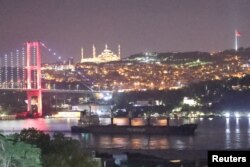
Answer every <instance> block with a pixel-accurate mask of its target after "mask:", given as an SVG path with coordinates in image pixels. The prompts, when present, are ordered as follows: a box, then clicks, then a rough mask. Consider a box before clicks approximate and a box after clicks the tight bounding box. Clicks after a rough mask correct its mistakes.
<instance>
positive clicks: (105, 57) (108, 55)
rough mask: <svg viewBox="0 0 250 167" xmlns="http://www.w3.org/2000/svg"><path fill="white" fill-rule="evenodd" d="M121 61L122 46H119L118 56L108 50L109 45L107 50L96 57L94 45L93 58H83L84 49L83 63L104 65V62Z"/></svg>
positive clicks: (106, 47)
mask: <svg viewBox="0 0 250 167" xmlns="http://www.w3.org/2000/svg"><path fill="white" fill-rule="evenodd" d="M120 59H121V54H120V45H118V55H117V54H114V53H113V52H112V51H111V50H110V49H108V45H107V44H106V45H105V49H104V50H103V51H102V52H101V54H99V55H98V56H96V49H95V46H94V45H93V58H83V49H82V58H81V62H82V63H84V62H93V63H102V62H109V61H119V60H120Z"/></svg>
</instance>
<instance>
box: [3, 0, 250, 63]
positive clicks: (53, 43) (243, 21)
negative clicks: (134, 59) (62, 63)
mask: <svg viewBox="0 0 250 167" xmlns="http://www.w3.org/2000/svg"><path fill="white" fill-rule="evenodd" d="M236 28H237V29H238V30H239V31H240V32H241V35H242V36H241V37H240V46H243V47H250V1H249V0H0V54H1V56H2V55H3V54H5V53H9V52H10V51H12V50H15V48H17V47H20V46H21V45H22V44H23V43H24V42H25V41H28V40H41V41H43V42H44V43H45V44H46V45H47V46H48V47H51V48H52V49H53V50H54V51H55V52H56V53H57V56H59V55H60V56H62V58H63V59H66V58H67V57H71V56H72V57H74V58H75V60H79V59H80V48H81V47H83V48H84V50H85V51H84V52H85V55H86V56H90V55H91V54H92V45H93V44H95V45H96V50H97V54H98V53H100V52H101V51H102V50H103V49H104V46H105V44H106V43H107V44H108V45H109V46H110V48H111V50H113V51H114V52H115V53H117V45H118V44H120V45H121V53H122V57H127V56H129V55H131V54H134V53H139V52H145V51H156V52H168V51H195V50H199V51H209V52H211V51H220V50H225V49H230V48H233V40H234V29H236ZM57 56H54V57H53V58H51V60H55V59H56V58H57ZM44 60H45V61H48V60H49V57H45V58H44Z"/></svg>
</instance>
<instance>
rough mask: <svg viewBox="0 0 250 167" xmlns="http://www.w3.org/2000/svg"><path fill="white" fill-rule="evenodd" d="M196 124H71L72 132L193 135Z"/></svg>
mask: <svg viewBox="0 0 250 167" xmlns="http://www.w3.org/2000/svg"><path fill="white" fill-rule="evenodd" d="M196 128H197V124H184V125H180V126H117V125H91V126H72V127H71V131H72V132H73V133H93V134H157V135H193V134H194V132H195V130H196Z"/></svg>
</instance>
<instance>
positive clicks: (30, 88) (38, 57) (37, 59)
mask: <svg viewBox="0 0 250 167" xmlns="http://www.w3.org/2000/svg"><path fill="white" fill-rule="evenodd" d="M41 47H46V46H45V44H43V43H42V42H40V41H35V42H30V41H29V42H26V43H25V45H24V47H22V48H21V49H17V50H15V52H10V53H9V54H5V55H4V56H2V57H0V90H8V91H16V90H20V91H24V92H26V94H27V111H28V112H31V110H32V109H31V107H32V106H31V105H32V99H36V106H37V113H38V115H40V116H41V115H42V114H43V109H42V93H43V92H56V93H112V92H111V91H93V90H91V89H89V90H80V89H75V90H72V89H71V90H65V89H56V88H53V89H48V88H43V87H42V73H41V63H42V49H41ZM54 55H55V53H54Z"/></svg>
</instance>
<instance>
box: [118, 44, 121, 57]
mask: <svg viewBox="0 0 250 167" xmlns="http://www.w3.org/2000/svg"><path fill="white" fill-rule="evenodd" d="M118 57H119V59H120V60H121V45H118Z"/></svg>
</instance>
